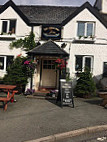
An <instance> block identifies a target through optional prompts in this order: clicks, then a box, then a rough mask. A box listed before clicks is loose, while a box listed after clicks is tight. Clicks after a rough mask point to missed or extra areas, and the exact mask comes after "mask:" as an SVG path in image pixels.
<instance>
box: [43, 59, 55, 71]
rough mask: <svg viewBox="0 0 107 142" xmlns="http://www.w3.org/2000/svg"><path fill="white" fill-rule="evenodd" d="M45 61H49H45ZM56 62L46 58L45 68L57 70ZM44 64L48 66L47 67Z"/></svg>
mask: <svg viewBox="0 0 107 142" xmlns="http://www.w3.org/2000/svg"><path fill="white" fill-rule="evenodd" d="M44 61H47V63H44ZM49 61H51V63H49ZM54 62H55V60H51V59H50V60H49V59H44V60H43V69H46V70H55V69H56V67H55V64H54ZM44 66H47V67H46V68H45V67H44ZM49 66H50V67H51V68H49ZM52 66H54V68H53V67H52Z"/></svg>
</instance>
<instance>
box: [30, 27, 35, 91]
mask: <svg viewBox="0 0 107 142" xmlns="http://www.w3.org/2000/svg"><path fill="white" fill-rule="evenodd" d="M31 32H33V26H32V27H31ZM31 59H33V60H34V55H33V56H31ZM32 86H33V75H32V73H31V81H30V89H31V90H32Z"/></svg>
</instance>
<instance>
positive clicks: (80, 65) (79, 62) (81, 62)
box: [75, 55, 93, 72]
mask: <svg viewBox="0 0 107 142" xmlns="http://www.w3.org/2000/svg"><path fill="white" fill-rule="evenodd" d="M85 67H88V68H89V70H90V71H91V72H92V69H93V56H81V55H78V56H76V63H75V71H84V69H85Z"/></svg>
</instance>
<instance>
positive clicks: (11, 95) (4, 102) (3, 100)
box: [0, 90, 18, 111]
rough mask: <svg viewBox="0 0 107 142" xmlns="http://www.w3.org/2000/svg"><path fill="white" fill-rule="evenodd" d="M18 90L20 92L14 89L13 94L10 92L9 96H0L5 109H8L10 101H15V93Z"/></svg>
mask: <svg viewBox="0 0 107 142" xmlns="http://www.w3.org/2000/svg"><path fill="white" fill-rule="evenodd" d="M17 92H18V91H17V90H14V91H12V94H10V93H8V94H7V97H0V101H1V102H3V108H4V111H6V110H7V103H8V102H11V103H12V102H13V101H14V95H15V93H17Z"/></svg>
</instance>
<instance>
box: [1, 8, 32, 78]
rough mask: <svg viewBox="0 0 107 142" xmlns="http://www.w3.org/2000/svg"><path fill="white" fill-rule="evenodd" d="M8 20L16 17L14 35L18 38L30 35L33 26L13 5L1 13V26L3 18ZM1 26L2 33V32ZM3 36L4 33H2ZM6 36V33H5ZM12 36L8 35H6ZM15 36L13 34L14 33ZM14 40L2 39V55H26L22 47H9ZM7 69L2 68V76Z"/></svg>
mask: <svg viewBox="0 0 107 142" xmlns="http://www.w3.org/2000/svg"><path fill="white" fill-rule="evenodd" d="M3 19H5V20H8V19H16V20H17V21H16V34H15V35H14V36H15V37H16V39H20V38H24V37H25V36H27V35H29V33H30V31H31V27H28V26H27V25H26V23H25V22H24V21H23V20H22V19H21V17H20V16H19V15H18V14H17V13H16V12H15V11H14V10H13V8H12V7H8V8H7V9H6V10H5V11H4V12H3V13H1V14H0V27H2V22H1V20H3ZM1 30H2V29H1V28H0V33H1ZM0 36H2V35H0ZM3 36H4V35H3ZM5 36H6V35H5ZM8 36H11V35H7V36H6V37H8ZM12 36H13V35H12ZM11 42H12V41H7V40H0V55H13V56H14V57H16V56H17V55H19V54H22V55H24V56H26V54H25V52H24V51H21V50H20V49H15V48H14V49H13V50H10V49H9V45H10V43H11ZM5 73H6V71H2V70H0V77H3V76H4V74H5Z"/></svg>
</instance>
